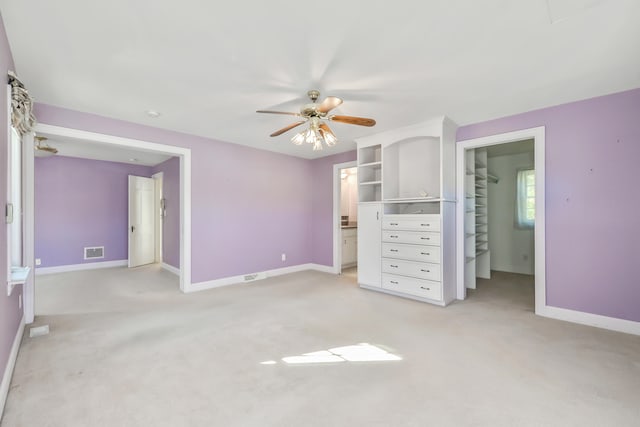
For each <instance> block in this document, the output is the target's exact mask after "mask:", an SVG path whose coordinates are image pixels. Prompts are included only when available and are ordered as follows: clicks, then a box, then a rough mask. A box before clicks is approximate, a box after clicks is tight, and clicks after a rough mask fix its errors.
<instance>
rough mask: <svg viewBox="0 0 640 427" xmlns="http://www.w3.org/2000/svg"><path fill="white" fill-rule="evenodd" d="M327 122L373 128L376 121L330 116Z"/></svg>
mask: <svg viewBox="0 0 640 427" xmlns="http://www.w3.org/2000/svg"><path fill="white" fill-rule="evenodd" d="M328 119H329V120H333V121H334V122H340V123H347V124H350V125H358V126H369V127H371V126H374V125H375V124H376V121H375V120H373V119H367V118H365V117H353V116H330V117H328Z"/></svg>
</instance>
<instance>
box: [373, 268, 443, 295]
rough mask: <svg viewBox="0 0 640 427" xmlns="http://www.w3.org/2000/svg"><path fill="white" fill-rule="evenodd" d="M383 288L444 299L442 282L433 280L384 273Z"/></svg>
mask: <svg viewBox="0 0 640 427" xmlns="http://www.w3.org/2000/svg"><path fill="white" fill-rule="evenodd" d="M382 288H383V289H388V290H390V291H396V292H401V293H403V294H409V295H415V296H417V297H422V298H428V299H433V300H442V284H441V283H440V282H433V281H431V280H420V279H413V278H411V277H402V276H395V275H393V274H383V275H382Z"/></svg>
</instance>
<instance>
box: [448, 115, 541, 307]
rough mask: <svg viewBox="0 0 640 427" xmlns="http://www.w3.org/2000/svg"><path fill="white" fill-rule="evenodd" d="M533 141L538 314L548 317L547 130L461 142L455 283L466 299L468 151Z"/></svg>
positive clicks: (458, 170)
mask: <svg viewBox="0 0 640 427" xmlns="http://www.w3.org/2000/svg"><path fill="white" fill-rule="evenodd" d="M526 139H533V140H534V164H535V185H536V197H535V200H536V216H535V231H534V242H535V244H534V245H535V270H534V271H535V312H536V314H538V315H545V308H546V304H547V297H546V282H545V278H546V274H545V272H546V259H545V162H544V160H545V154H544V153H545V128H544V126H540V127H536V128H530V129H523V130H519V131H514V132H507V133H502V134H497V135H491V136H486V137H482V138H474V139H468V140H464V141H458V143H457V144H456V175H457V176H456V198H457V200H458V203H457V204H456V266H457V267H456V268H457V272H456V281H457V288H456V290H457V298H458V299H460V300H462V299H465V298H466V293H467V290H466V288H465V285H464V268H465V257H464V253H465V251H464V243H465V238H464V214H465V213H464V203H461V201H463V200H464V199H465V188H464V182H465V179H464V176H465V171H466V167H465V166H466V165H465V161H466V156H465V151H466V150H469V149H474V148H481V147H488V146H491V145H498V144H507V143H509V142H516V141H522V140H526Z"/></svg>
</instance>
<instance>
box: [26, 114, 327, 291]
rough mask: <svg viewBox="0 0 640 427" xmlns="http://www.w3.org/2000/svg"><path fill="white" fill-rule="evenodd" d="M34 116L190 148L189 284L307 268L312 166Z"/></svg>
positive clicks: (90, 122) (94, 121)
mask: <svg viewBox="0 0 640 427" xmlns="http://www.w3.org/2000/svg"><path fill="white" fill-rule="evenodd" d="M36 114H37V117H38V120H39V121H40V122H41V123H46V124H51V125H58V126H64V127H69V128H74V129H81V130H86V131H91V132H99V133H104V134H109V135H115V136H121V137H125V138H135V139H140V140H144V141H151V142H157V143H161V144H168V145H174V146H180V147H186V148H189V149H191V156H192V174H191V178H192V194H191V198H192V205H191V207H192V248H191V249H192V282H194V283H197V282H202V281H207V280H214V279H218V278H223V277H229V276H235V275H240V274H246V273H251V272H256V271H263V270H270V269H274V268H280V267H286V266H291V265H298V264H304V263H308V262H311V260H312V241H311V238H312V222H311V221H309V218H310V217H311V215H312V198H313V192H312V191H311V188H312V186H313V182H314V178H315V177H314V176H313V174H312V170H311V161H310V160H305V159H300V158H296V157H291V156H285V155H281V154H276V153H272V152H269V151H264V150H258V149H253V148H249V147H245V146H241V145H237V144H230V143H225V142H220V141H216V140H212V139H208V138H202V137H197V136H193V135H186V134H182V133H179V132H172V131H168V130H163V129H159V128H154V127H149V126H143V125H138V124H134V123H129V122H124V121H119V120H113V119H109V118H105V117H100V116H96V115H92V114H87V113H81V112H77V111H71V110H66V109H63V108H58V107H53V106H49V105H43V104H36ZM281 143H285V144H287V143H288V142H287V141H282V142H281ZM282 253H286V254H287V261H286V262H282V261H281V260H280V255H281V254H282Z"/></svg>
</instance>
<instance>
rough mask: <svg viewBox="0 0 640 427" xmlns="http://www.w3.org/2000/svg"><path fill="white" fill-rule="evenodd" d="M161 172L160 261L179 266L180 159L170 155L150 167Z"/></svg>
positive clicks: (152, 171)
mask: <svg viewBox="0 0 640 427" xmlns="http://www.w3.org/2000/svg"><path fill="white" fill-rule="evenodd" d="M158 172H162V197H163V198H164V199H165V203H166V204H165V213H166V216H165V217H164V221H163V223H162V261H163V262H164V263H166V264H169V265H171V266H173V267H176V268H180V159H179V158H178V157H172V158H171V159H169V160H167V161H166V162H162V163H160V164H159V165H156V166H154V167H153V168H152V170H151V173H152V174H155V173H158Z"/></svg>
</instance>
